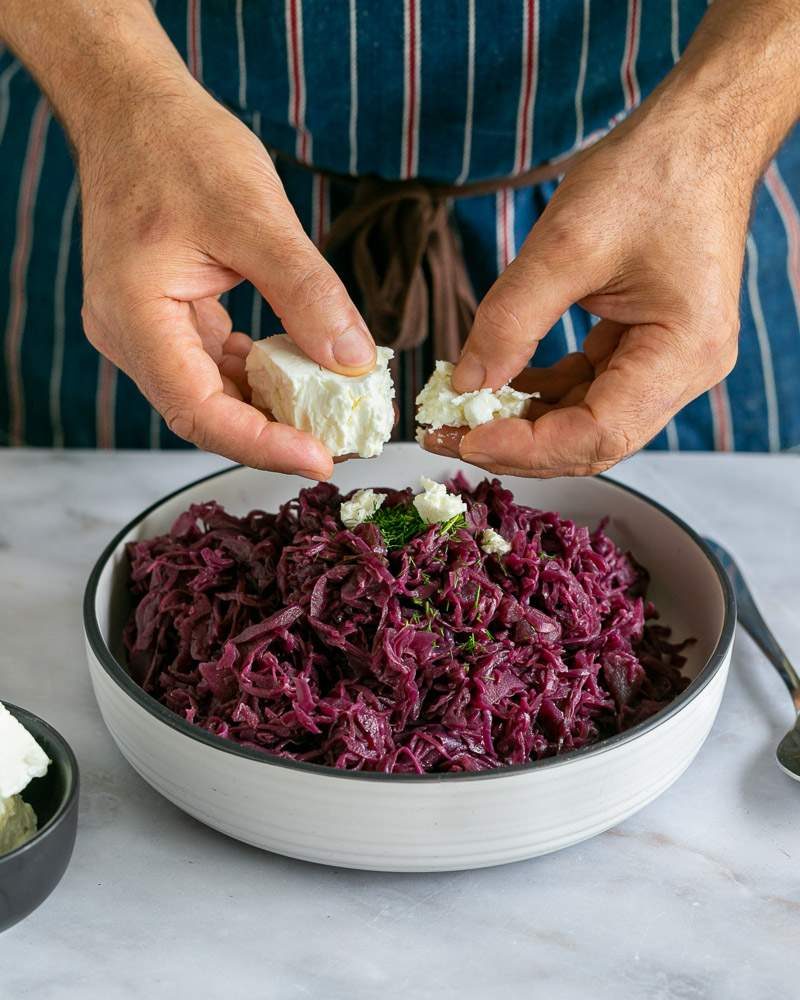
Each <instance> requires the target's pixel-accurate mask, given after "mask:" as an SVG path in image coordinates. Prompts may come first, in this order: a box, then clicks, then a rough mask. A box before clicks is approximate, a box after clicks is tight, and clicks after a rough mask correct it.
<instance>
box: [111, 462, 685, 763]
mask: <svg viewBox="0 0 800 1000" xmlns="http://www.w3.org/2000/svg"><path fill="white" fill-rule="evenodd" d="M449 488H450V489H451V490H452V491H457V492H459V493H460V494H461V495H462V497H463V498H464V500H465V501H466V504H467V515H466V524H465V525H464V526H462V527H459V528H457V529H456V530H454V531H450V532H443V531H442V530H440V528H439V527H437V526H431V527H429V528H427V529H425V530H424V531H423V532H422V533H421V534H419V535H418V536H416V537H415V538H413V539H411V541H409V542H408V543H407V544H405V545H404V546H403V547H401V548H397V549H392V550H387V548H386V547H385V544H384V540H383V537H382V535H381V531H380V529H379V527H378V526H377V525H376V524H373V523H365V524H361V525H359V526H358V527H356V528H355V529H354V530H348V529H346V528H344V527H343V526H342V523H341V521H340V519H339V507H340V504H341V501H342V499H344V498H343V497H342V495H340V494H339V492H338V490H337V489H336V488H335V487H334V486H331V485H328V484H320V485H318V486H315V487H314V488H313V489H307V490H303V491H302V492H301V493H300V495H299V496H298V497H297V498H296V499H294V500H291V501H290V502H289V503H286V504H284V505H283V507H281V509H280V511H279V512H278V513H277V514H268V513H265V512H263V511H253V512H251V513H250V514H247V515H246V516H245V517H242V518H238V517H234V516H232V515H231V514H228V513H226V511H225V510H224V509H223V508H222V507H220V506H219V505H218V504H216V503H213V502H211V503H206V504H197V505H194V506H192V507H191V508H190V509H189V510H188V511H186V513H184V514H182V515H181V516H180V517H179V518H178V519H177V520H176V521H175V523H174V525H173V526H172V529H171V530H170V532H169V533H168V534H166V535H161V536H160V537H158V538H153V539H151V540H149V541H142V542H134V543H131V544H130V545H129V546H128V555H129V558H130V564H131V576H130V590H131V594H132V598H133V602H134V608H133V611H132V613H131V617H130V620H129V622H128V624H127V626H126V629H125V634H124V639H125V646H126V649H127V651H128V657H129V668H130V671H131V673H132V675H133V676H134V677H135V679H136V680H137V681H138V683H140V684H141V686H142V687H143V688H144V690H145V691H147V692H149V693H150V694H151V695H153V697H155V698H157V699H158V700H159V701H160V702H161V703H162V704H164V705H166V706H167V707H168V708H170V709H171V710H172V711H173V712H176V713H177V714H178V715H180V716H181V717H182V718H184V719H186V720H188V721H189V722H191V723H193V724H195V725H197V726H200V727H202V728H203V729H206V730H208V731H209V732H211V733H215V734H216V735H218V736H222V737H225V738H226V739H230V740H233V741H235V742H236V743H238V744H240V745H241V746H245V747H251V748H252V749H255V750H261V751H264V752H265V753H268V754H274V755H277V756H279V757H289V758H292V759H293V760H301V761H313V762H315V763H319V764H327V765H329V766H331V767H338V768H349V769H363V770H369V771H386V772H392V773H400V772H418V773H421V772H426V771H435V772H442V771H479V770H483V769H486V768H494V767H500V766H502V765H507V764H520V763H523V762H525V761H530V760H536V759H539V758H542V757H547V756H551V755H553V754H558V753H563V752H565V751H569V750H573V749H576V748H578V747H582V746H586V745H587V744H590V743H594V742H596V741H598V740H601V739H603V738H605V737H607V736H609V735H611V734H614V733H618V732H621V731H622V730H625V729H627V728H629V727H630V726H632V725H635V724H636V723H638V722H641V721H642V720H643V719H645V718H647V717H648V716H650V715H652V714H653V713H654V712H657V711H658V710H659V709H661V708H663V707H664V706H665V705H667V704H668V703H669V702H670V701H671V700H672V699H673V698H674V697H675V696H676V695H677V694H678V692H680V691H681V690H683V688H684V687H685V686H686V684H687V683H688V679H687V678H686V677H684V676H682V674H681V667H682V666H683V664H684V663H685V659H684V657H683V656H681V650H682V649H683V648H684V646H685V645H686V644H687V643H686V642H682V643H673V642H671V641H670V630H669V629H668V628H666V627H664V626H663V625H660V624H657V623H656V621H655V619H657V617H658V615H657V612H656V610H655V608H654V607H653V605H652V604H651V603H650V602H649V601H647V600H646V591H647V585H648V576H647V573H646V571H645V570H644V569H643V568H642V567H641V566H639V565H638V564H637V563H636V562H635V561H634V560H633V558H632V557H631V556H630V555H626V554H625V553H623V552H622V551H621V550H620V549H618V548H617V547H616V546H615V545H614V543H613V542H612V541H611V539H610V538H609V537H608V536H607V535H606V534H605V532H604V530H603V529H604V524H601V525H600V526H599V527H598V528H597V529H596V530H595V531H594V532H590V531H589V529H588V528H586V527H582V526H580V525H577V524H575V523H574V522H572V521H570V520H567V519H565V518H561V517H559V516H558V514H554V513H547V512H543V511H539V510H534V509H532V508H530V507H525V506H523V505H521V504H517V503H515V502H514V498H513V496H512V494H511V493H510V492H509V491H508V490H506V489H504V488H503V487H502V486H501V485H500V483H499V482H498V481H497V480H494V481H491V482H490V481H488V480H485V481H484V482H481V483H480V484H479V485H478V486H476V487H475V489H471V488H470V487H469V485H468V483H467V482H466V480H465V479H463V477H458V478H456V479H455V480H454V481H453V482H452V483H450V484H449ZM381 492H385V493H386V496H387V498H386V501H385V504H384V506H385V507H393V506H397V505H407V504H409V503H410V500H411V491H410V490H405V491H395V490H383V491H381ZM486 527H492V528H494V529H495V530H496V531H499V532H500V534H501V535H503V537H504V538H506V539H507V540H508V541H509V542H510V543H511V546H512V548H511V551H510V552H509V553H507V554H506V555H502V556H497V555H486V554H485V553H484V552H483V551H482V549H481V547H480V534H481V532H482V530H483V529H485V528H486Z"/></svg>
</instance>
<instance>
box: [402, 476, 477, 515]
mask: <svg viewBox="0 0 800 1000" xmlns="http://www.w3.org/2000/svg"><path fill="white" fill-rule="evenodd" d="M420 483H421V485H422V489H423V492H422V493H418V494H417V495H416V496H415V497H414V506H415V507H416V508H417V513H418V514H419V516H420V517H421V518H422V520H423V521H424V522H425V524H442V523H443V522H444V521H449V520H450V518H452V517H458V515H459V514H466V512H467V505H466V504H465V503H464V501H463V500H462V499H461V497H460V496H455V495H454V494H453V493H448V492H447V489H446V487H445V485H444V483H437V482H436V481H435V480H433V479H428V478H427V476H423V477H422V478H421V479H420Z"/></svg>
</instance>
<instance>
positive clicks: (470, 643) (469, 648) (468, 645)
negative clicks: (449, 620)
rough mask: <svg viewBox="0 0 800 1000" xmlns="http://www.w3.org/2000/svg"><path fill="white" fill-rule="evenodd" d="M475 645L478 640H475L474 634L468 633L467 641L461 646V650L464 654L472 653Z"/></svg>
mask: <svg viewBox="0 0 800 1000" xmlns="http://www.w3.org/2000/svg"><path fill="white" fill-rule="evenodd" d="M477 645H478V640H477V639H476V638H475V633H474V632H470V634H469V636H468V637H467V641H466V642H465V643H463V644H462V646H461V648H462V649H463V650H464V652H465V653H474V652H475V649H476V647H477Z"/></svg>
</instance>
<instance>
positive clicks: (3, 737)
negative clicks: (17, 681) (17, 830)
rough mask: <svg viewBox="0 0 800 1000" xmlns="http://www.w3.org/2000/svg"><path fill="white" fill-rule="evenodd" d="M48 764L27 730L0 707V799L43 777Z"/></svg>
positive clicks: (46, 758) (45, 756)
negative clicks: (34, 779)
mask: <svg viewBox="0 0 800 1000" xmlns="http://www.w3.org/2000/svg"><path fill="white" fill-rule="evenodd" d="M49 763H50V761H49V759H48V757H47V754H46V753H45V752H44V750H42V748H41V747H40V746H39V744H38V743H37V742H36V740H35V739H34V738H33V737H32V736H31V734H30V733H29V732H28V730H27V729H25V727H24V726H22V725H21V723H19V722H18V721H17V720H16V719H15V718H14V716H13V715H12V714H11V712H9V711H8V709H7V708H5V707H4V706H3V705H0V799H8V798H11V796H12V795H16V794H17V793H18V792H21V791H22V790H23V789H24V788H26V787H27V786H28V783H29V782H30V781H31V780H32V779H33V778H42V777H44V774H45V772H46V771H47V767H48V765H49Z"/></svg>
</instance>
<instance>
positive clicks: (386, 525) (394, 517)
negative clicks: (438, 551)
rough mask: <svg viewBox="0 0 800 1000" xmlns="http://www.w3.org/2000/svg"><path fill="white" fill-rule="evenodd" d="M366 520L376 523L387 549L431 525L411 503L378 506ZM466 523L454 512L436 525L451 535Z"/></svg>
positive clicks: (396, 546)
mask: <svg viewBox="0 0 800 1000" xmlns="http://www.w3.org/2000/svg"><path fill="white" fill-rule="evenodd" d="M367 521H369V522H370V523H371V524H377V525H378V527H379V528H380V530H381V534H382V535H383V541H384V543H385V545H386V548H387V549H401V548H402V547H403V546H404V545H406V544H407V543H408V542H410V541H411V539H412V538H414V536H415V535H419V534H421V533H422V532H423V531H426V530H427V529H428V528H429V527H431V525H429V524H426V523H425V522H424V521H423V520H422V518H421V517H420V516H419V511H418V510H417V508H416V507H415V506H414V504H413V503H410V504H398V505H397V506H396V507H386V506H383V507H379V508H378V510H376V511H375V513H374V514H373V515H372V517H368V518H367ZM466 524H467V519H466V518H465V517H464V515H463V514H456V515H455V517H451V518H450V519H449V520H448V521H445V522H444V523H443V524H440V525H438V527H439V529H440V530H441V532H442V534H443V535H452V534H453V532H455V531H458V529H459V528H464V527H466ZM412 563H413V560H412ZM422 578H423V580H424V581H425V582H426V583H429V582H430V577H428V578H427V579H426V575H425V574H423V576H422Z"/></svg>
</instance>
